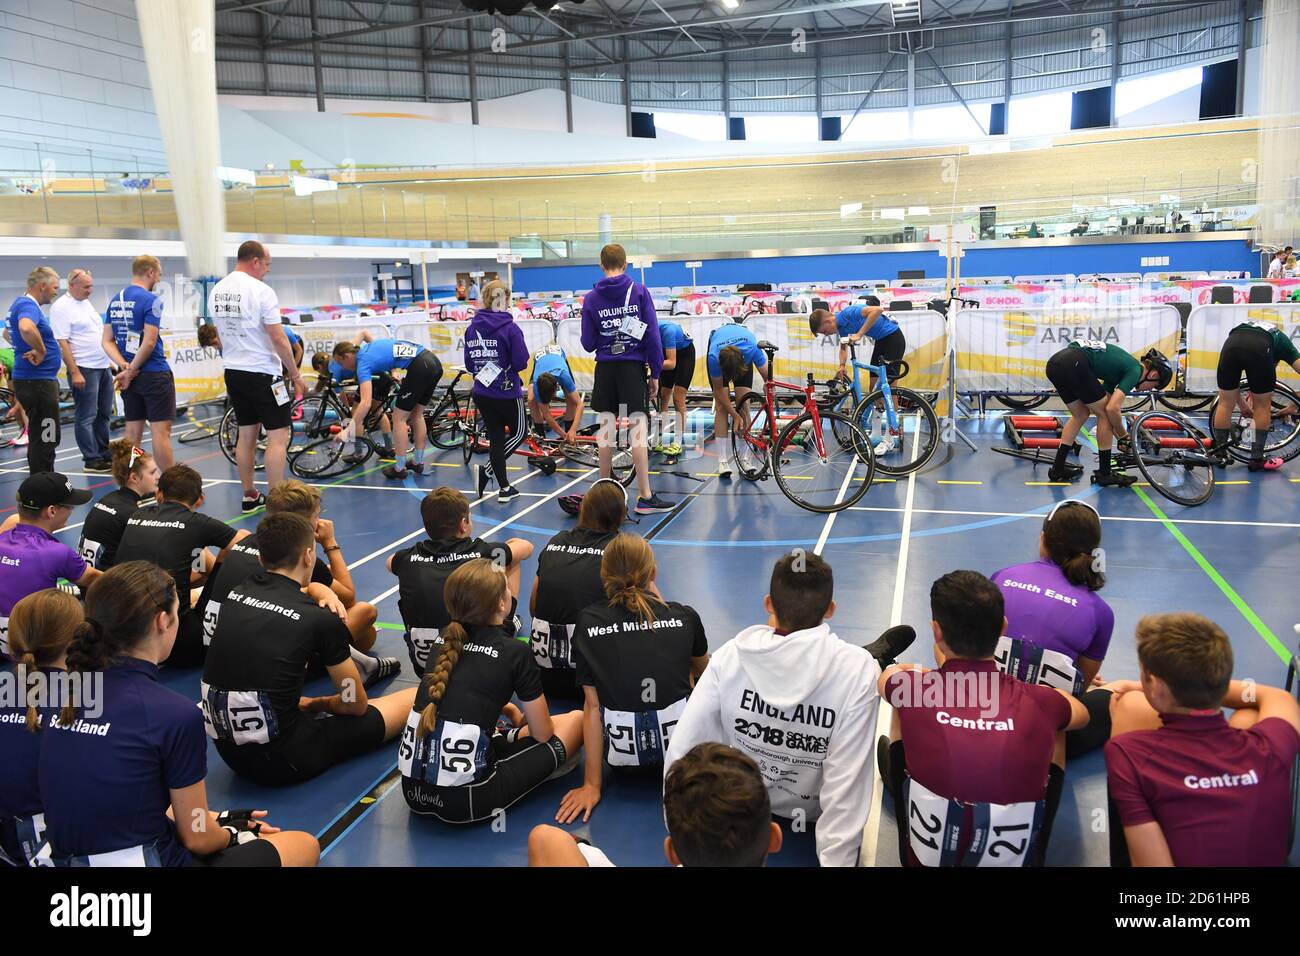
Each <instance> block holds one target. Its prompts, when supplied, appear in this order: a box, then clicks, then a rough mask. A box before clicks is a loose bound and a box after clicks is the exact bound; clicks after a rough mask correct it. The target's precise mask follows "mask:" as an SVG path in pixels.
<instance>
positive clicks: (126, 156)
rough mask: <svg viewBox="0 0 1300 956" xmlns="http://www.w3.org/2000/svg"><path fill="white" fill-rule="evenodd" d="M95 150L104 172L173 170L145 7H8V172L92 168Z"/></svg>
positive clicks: (127, 2)
mask: <svg viewBox="0 0 1300 956" xmlns="http://www.w3.org/2000/svg"><path fill="white" fill-rule="evenodd" d="M38 143H39V144H40V148H41V151H40V154H39V156H38V154H37V150H36V144H38ZM87 146H89V147H90V148H91V149H92V150H93V151H94V155H95V160H94V162H95V166H96V169H97V170H107V169H112V170H113V171H115V172H121V171H127V170H129V171H131V172H134V171H135V170H136V168H137V167H136V165H135V164H136V161H137V158H138V163H139V168H140V169H141V170H142V171H146V172H153V171H157V170H162V169H165V168H166V165H167V163H166V159H165V157H164V154H163V146H162V139H161V138H160V134H159V132H158V124H157V121H156V120H155V118H154V109H153V96H152V94H151V93H150V90H149V73H148V69H147V68H146V66H145V62H144V54H143V52H142V51H141V46H140V34H139V28H138V26H137V24H136V18H135V4H134V3H133V2H132V0H0V169H10V170H39V169H41V168H42V161H49V160H52V161H53V163H54V166H53V169H51V168H50V167H49V166H48V165H46V166H45V169H46V170H47V171H48V172H52V173H55V174H61V173H64V172H69V171H84V170H87V169H88V166H89V157H88V156H87V152H86V149H87ZM101 164H102V165H101Z"/></svg>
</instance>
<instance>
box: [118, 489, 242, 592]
mask: <svg viewBox="0 0 1300 956" xmlns="http://www.w3.org/2000/svg"><path fill="white" fill-rule="evenodd" d="M235 534H236V530H235V529H234V528H232V527H230V525H228V524H225V523H223V522H221V521H218V520H217V519H216V518H211V517H209V516H208V515H205V514H203V513H202V512H199V511H191V510H190V509H189V508H187V507H185V506H184V505H182V504H179V503H176V502H171V501H168V502H164V503H163V504H160V505H158V506H157V507H155V508H150V509H148V510H146V511H138V512H137V513H136V514H134V515H132V516H131V517H130V518H128V519H127V522H126V530H125V531H124V532H123V533H122V543H121V544H120V545H118V548H117V562H116V563H118V564H122V563H123V562H125V561H152V562H153V563H154V564H157V565H159V566H160V567H162V568H163V569H164V570H165V571H167V573H168V574H170V575H171V576H172V579H173V580H174V581H175V582H176V596H177V597H178V598H179V599H180V613H185V612H186V611H188V610H189V609H190V571H191V570H199V571H201V570H203V564H202V559H201V558H200V557H199V552H200V551H203V550H204V549H205V548H210V547H213V548H218V549H220V548H224V547H225V546H226V545H228V544H230V541H231V539H232V538H234V536H235ZM196 562H197V563H196Z"/></svg>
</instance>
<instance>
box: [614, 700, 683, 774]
mask: <svg viewBox="0 0 1300 956" xmlns="http://www.w3.org/2000/svg"><path fill="white" fill-rule="evenodd" d="M686 700H687V698H685V697H683V698H682V699H681V700H679V701H677V703H675V704H670V705H669V706H667V707H665V708H663V710H642V711H626V710H611V709H609V708H603V713H602V715H601V722H602V723H603V724H604V726H605V759H606V760H608V761H609V763H610V765H611V766H614V767H651V766H659V765H662V764H663V762H664V754H665V753H666V752H667V750H668V740H669V738H670V737H671V736H672V732H673V728H674V727H676V726H677V722H678V721H679V720H681V718H682V713H683V712H684V711H685V710H686Z"/></svg>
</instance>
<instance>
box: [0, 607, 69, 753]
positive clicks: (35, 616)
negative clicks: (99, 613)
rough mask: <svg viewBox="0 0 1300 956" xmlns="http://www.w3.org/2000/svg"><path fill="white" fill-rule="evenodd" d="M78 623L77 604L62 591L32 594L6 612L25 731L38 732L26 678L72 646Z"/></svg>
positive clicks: (36, 719) (33, 704)
mask: <svg viewBox="0 0 1300 956" xmlns="http://www.w3.org/2000/svg"><path fill="white" fill-rule="evenodd" d="M81 623H82V613H81V602H80V601H78V600H77V599H76V598H75V597H73V596H72V595H71V594H68V593H67V592H66V591H60V590H59V589H58V588H46V589H45V590H43V591H35V592H33V593H31V594H29V595H27V596H26V597H25V598H23V599H22V600H21V601H19V602H18V603H17V604H15V605H14V607H13V610H12V611H10V612H9V647H10V653H11V654H12V656H13V658H14V660H15V661H16V662H17V664H18V668H17V672H18V673H19V674H21V675H23V679H22V693H23V699H25V700H26V701H27V721H26V723H27V729H28V730H31V731H37V730H40V723H39V720H38V715H37V712H36V704H37V702H36V699H35V698H36V696H38V695H34V694H32V693H30V691H29V690H28V687H27V679H26V675H27V674H30V673H31V672H32V671H34V670H37V669H39V668H42V667H52V666H54V665H55V663H56V662H57V661H59V660H60V659H61V658H62V657H63V656H64V655H65V654H66V653H68V649H69V647H70V646H71V645H72V641H73V638H74V636H75V635H76V633H77V629H78V627H80V625H81Z"/></svg>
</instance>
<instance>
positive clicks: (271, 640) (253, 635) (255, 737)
mask: <svg viewBox="0 0 1300 956" xmlns="http://www.w3.org/2000/svg"><path fill="white" fill-rule="evenodd" d="M257 542H258V550H259V552H260V557H261V562H262V567H263V568H264V569H265V570H264V571H262V572H260V573H258V574H254V575H253V576H252V577H250V578H249V579H248V580H246V581H244V582H243V583H242V584H240V585H238V586H237V587H236V588H234V590H232V591H231V592H230V593H229V594H228V595H227V597H226V600H225V601H224V602H223V605H222V610H221V618H220V620H219V622H218V624H217V631H216V634H215V635H214V636H213V639H212V646H211V647H210V648H209V649H208V659H207V663H206V665H205V666H204V669H203V683H202V686H201V689H200V694H201V697H202V706H203V721H204V725H205V727H206V729H207V733H208V736H209V737H211V738H212V739H213V740H214V741H216V747H217V753H219V754H220V755H221V759H222V760H224V761H225V762H226V764H227V765H228V766H229V767H230V769H232V770H233V771H235V773H237V774H239V775H240V776H241V777H247V778H248V779H250V780H253V781H256V782H257V783H261V784H265V785H269V786H274V785H279V784H290V783H299V782H301V781H303V780H307V779H309V778H311V777H314V776H316V775H317V774H319V773H321V772H323V771H325V770H327V769H329V768H330V767H332V766H334V765H335V764H336V763H340V762H342V761H344V760H347V759H348V758H350V757H356V756H359V755H360V754H363V753H367V752H369V751H371V750H374V749H375V748H377V747H379V746H381V745H382V744H383V743H384V742H385V741H388V740H392V739H394V738H395V737H397V735H398V734H400V733H401V732H402V727H403V726H404V725H405V723H406V714H407V712H408V711H410V709H411V704H412V703H413V702H414V700H415V689H414V688H411V689H409V690H402V691H397V692H395V693H393V694H389V695H387V696H384V697H376V698H374V699H370V698H368V697H367V696H366V691H365V683H366V681H364V680H363V678H362V674H361V671H360V670H358V668H357V665H356V664H355V663H354V662H353V660H352V658H351V648H350V646H349V643H348V642H349V639H350V635H349V633H348V628H347V625H346V624H345V623H344V622H343V621H342V620H340V618H339V616H338V615H337V614H334V613H332V612H331V611H329V610H326V609H325V608H322V607H318V606H317V604H316V601H315V600H313V599H312V598H311V597H310V596H308V595H307V594H304V593H303V590H302V589H303V588H304V587H306V586H307V584H308V583H309V582H310V581H311V574H312V568H313V566H314V565H315V563H316V539H315V535H314V534H313V532H312V527H311V524H310V523H308V521H307V519H306V518H304V517H302V516H301V515H297V514H292V513H289V512H282V513H280V514H274V515H268V516H266V517H265V518H263V519H262V520H261V522H260V523H259V524H258V526H257ZM313 658H319V660H320V663H321V664H323V665H324V666H325V669H326V670H327V671H328V672H329V676H330V679H331V680H333V681H334V685H335V686H336V687H337V688H338V691H339V692H338V693H337V694H332V695H330V696H327V697H304V696H302V692H303V682H304V680H305V677H306V669H307V665H308V663H309V662H310V661H311V660H312V659H313ZM381 664H382V665H383V666H381V667H380V668H379V670H378V672H377V673H372V674H371V675H369V676H370V678H371V680H372V681H373V680H379V679H382V678H384V677H388V676H391V675H392V674H395V673H396V672H397V669H398V661H397V659H396V658H392V657H390V658H383V659H381ZM316 715H323V716H321V717H320V719H313V717H314V716H316Z"/></svg>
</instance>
